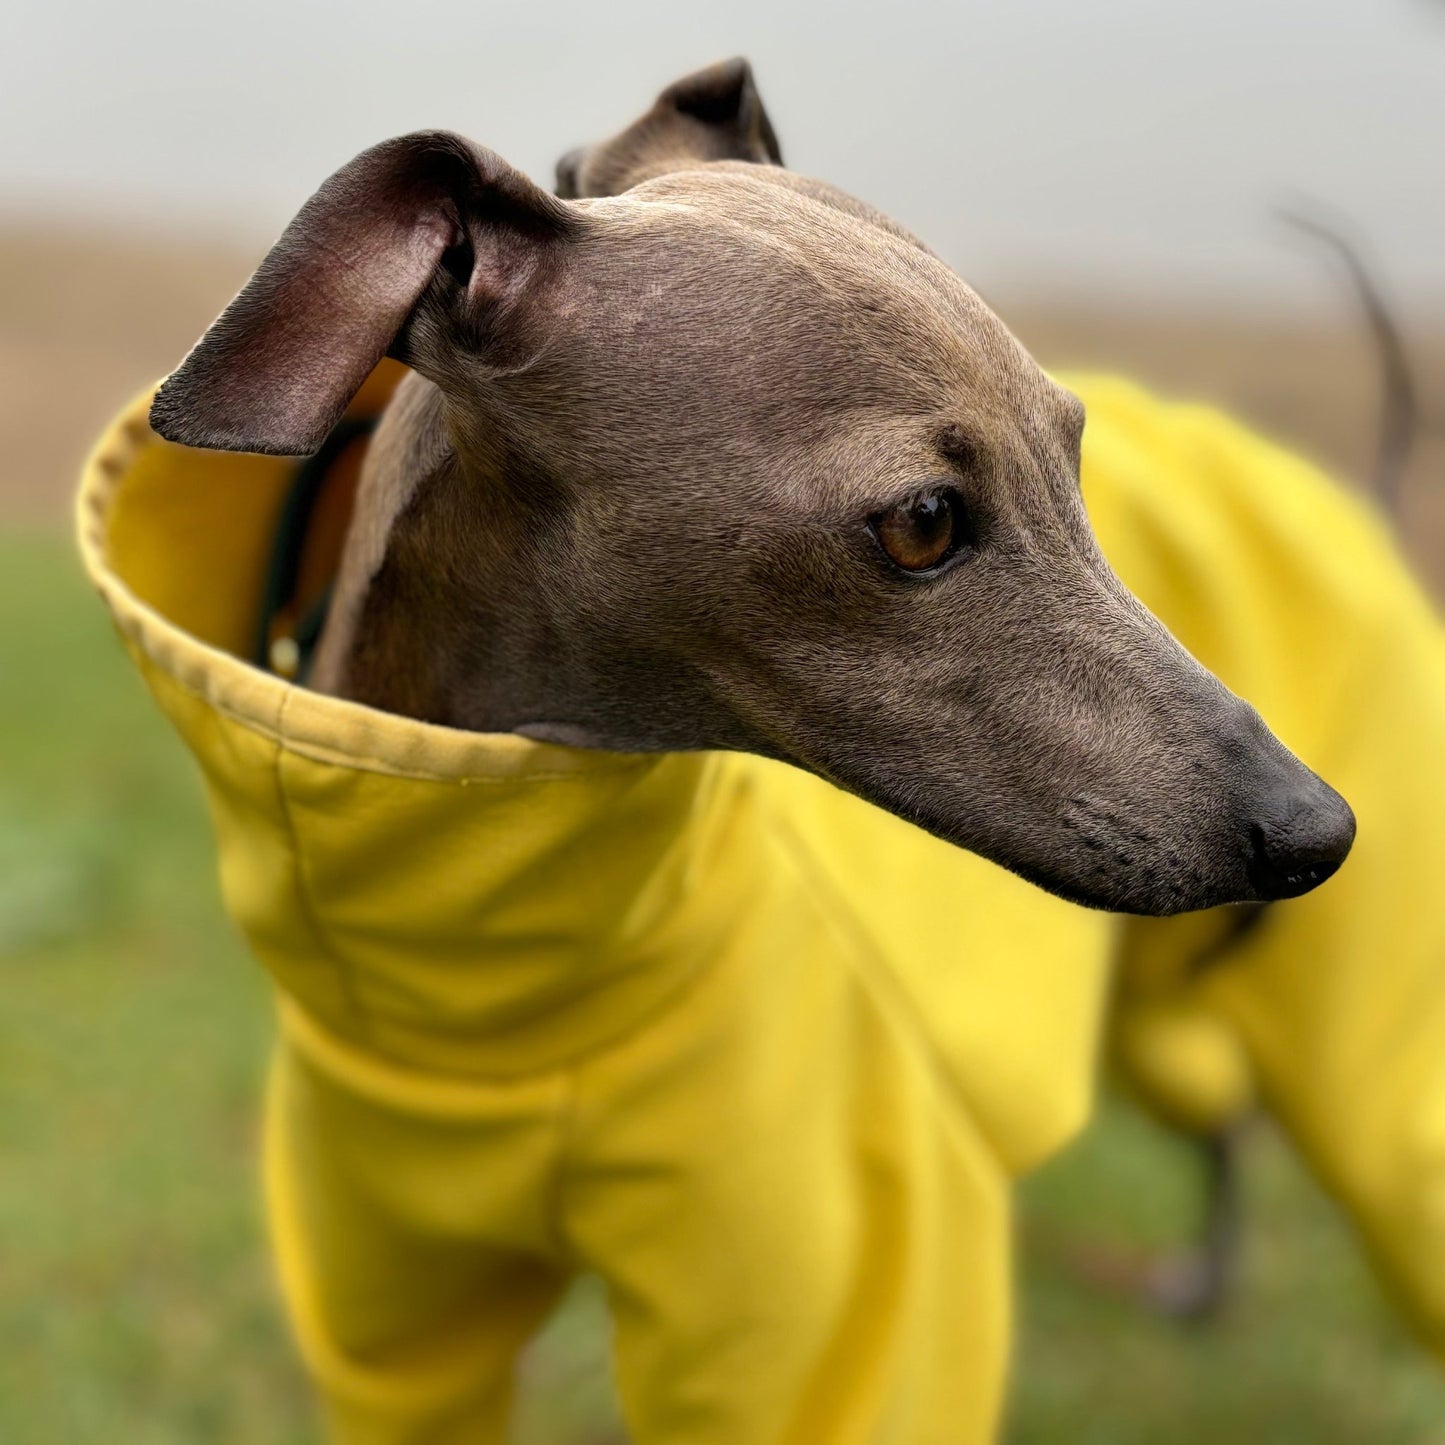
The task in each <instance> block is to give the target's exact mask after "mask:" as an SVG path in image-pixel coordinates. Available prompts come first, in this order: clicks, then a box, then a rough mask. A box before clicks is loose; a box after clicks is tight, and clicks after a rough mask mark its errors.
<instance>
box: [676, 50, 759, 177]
mask: <svg viewBox="0 0 1445 1445" xmlns="http://www.w3.org/2000/svg"><path fill="white" fill-rule="evenodd" d="M658 105H659V106H668V105H670V106H672V107H673V109H675V110H676V111H677V112H678V113H679V114H681V115H690V116H691V117H692V118H693V119H694V120H700V121H702V122H703V124H704V125H709V126H713V127H715V128H716V130H717V131H718V132H719V134H720V135H722V136H724V137H725V138H726V139H727V140H728V141H729V142H730V143H731V144H730V145H729V146H728V156H729V158H731V159H736V160H742V161H757V162H759V163H760V164H762V165H767V164H769V163H771V164H772V165H775V166H780V165H782V163H783V152H782V150H781V148H780V147H779V145H778V137H777V134H776V133H775V132H774V130H773V123H772V121H770V120H769V119H768V113H767V111H766V110H764V109H763V98H762V96H760V95H759V94H758V87H757V82H756V81H755V80H754V79H753V68H752V66H751V65H749V64H748V62H747V61H746V60H744V59H743V58H742V56H737V57H735V58H734V59H732V60H720V61H719V62H718V63H717V64H716V65H709V66H708V67H707V69H705V70H699V71H695V72H694V73H693V74H692V75H688V76H684V77H683V78H682V79H681V80H679V81H675V82H674V83H673V84H672V85H669V86H668V87H667V89H666V90H664V91H663V92H662V94H661V95H660V96H659V97H658Z"/></svg>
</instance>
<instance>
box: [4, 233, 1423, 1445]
mask: <svg viewBox="0 0 1445 1445" xmlns="http://www.w3.org/2000/svg"><path fill="white" fill-rule="evenodd" d="M254 259H255V258H254V257H252V256H248V255H235V254H228V253H227V252H226V251H225V250H224V249H223V248H220V247H216V248H213V249H211V250H204V249H198V248H194V247H181V246H179V245H175V246H172V245H169V244H167V243H165V242H163V241H161V242H157V241H156V240H154V239H153V238H134V237H131V238H127V237H117V236H112V235H99V234H97V235H79V234H74V235H69V236H66V237H55V236H45V235H39V234H31V235H24V234H13V233H12V234H8V235H6V234H0V448H3V450H0V455H3V456H4V458H5V462H4V465H3V467H0V757H3V758H4V764H3V767H0V988H3V991H4V992H3V996H4V1006H3V1008H0V1099H3V1100H4V1108H3V1109H0V1440H3V1441H4V1442H6V1445H55V1442H62V1441H63V1442H67V1445H71V1442H74V1445H92V1442H97V1445H98V1442H110V1441H117V1440H123V1441H126V1442H127V1445H182V1442H184V1445H195V1442H219V1445H231V1442H236V1445H243V1442H256V1441H266V1442H277V1445H290V1442H301V1441H310V1440H315V1439H317V1438H318V1435H317V1432H316V1426H315V1421H314V1419H313V1416H312V1412H311V1408H310V1405H309V1402H308V1399H307V1395H306V1390H305V1387H304V1384H303V1383H302V1380H301V1377H300V1372H299V1370H298V1368H297V1366H296V1364H295V1362H294V1360H293V1358H292V1355H291V1353H290V1349H289V1346H288V1344H287V1341H286V1338H285V1333H284V1328H283V1326H282V1324H281V1322H280V1318H279V1313H278V1309H277V1306H276V1302H275V1299H274V1290H273V1284H272V1279H271V1273H270V1266H269V1263H268V1259H267V1255H266V1251H265V1247H264V1243H263V1239H262V1234H261V1227H260V1220H259V1209H258V1203H257V1190H256V1183H255V1174H254V1156H255V1150H256V1144H257V1139H256V1119H257V1104H258V1098H259V1092H260V1089H261V1086H262V1082H263V1075H264V1066H265V1039H266V1035H267V1027H268V1020H267V1003H266V996H265V989H264V987H263V985H262V982H261V980H260V978H259V977H258V972H257V970H256V969H255V966H254V965H253V964H252V963H250V962H249V960H248V959H247V958H246V956H245V954H244V951H243V949H242V948H241V946H240V944H239V943H238V941H237V940H236V939H235V938H234V937H233V935H232V933H231V931H230V929H229V927H228V926H227V925H226V923H225V922H224V920H223V918H222V916H221V913H220V907H219V902H218V899H217V896H216V888H215V882H214V877H213V863H212V853H211V846H210V840H209V836H208V828H207V824H206V821H205V818H204V815H203V809H202V805H201V800H200V795H199V789H198V787H197V786H196V782H195V779H194V778H193V777H192V776H191V770H190V764H189V763H187V762H186V761H185V760H184V758H183V755H182V752H181V750H180V748H179V746H178V745H177V744H175V743H174V742H173V741H172V739H171V738H170V736H169V735H168V734H167V732H166V731H165V728H164V725H163V724H162V723H161V721H160V719H159V718H158V717H157V716H156V715H155V713H154V711H153V709H152V708H151V706H150V704H149V702H148V701H147V700H146V699H145V697H144V696H143V695H142V692H141V689H140V685H139V683H138V681H137V679H136V678H135V677H134V675H133V674H132V671H131V669H130V668H129V666H128V664H126V663H125V661H124V660H123V658H122V657H121V655H120V651H119V648H118V646H117V645H116V644H115V642H114V639H113V638H112V637H111V635H110V632H109V629H108V626H107V624H106V622H105V620H104V618H103V616H102V614H101V610H100V608H99V606H98V605H97V604H96V603H95V602H94V601H93V599H92V598H90V596H89V595H88V593H87V590H86V588H85V586H84V584H83V583H82V582H81V580H80V578H79V576H78V571H77V568H76V566H75V564H74V562H73V559H72V549H71V546H70V543H69V539H68V536H67V535H66V532H65V525H66V514H67V508H68V505H69V500H70V495H71V490H72V487H73V484H74V477H75V472H76V469H77V467H78V465H79V461H80V459H81V456H82V454H83V452H84V450H85V447H86V446H87V445H88V443H89V442H90V441H91V440H92V439H93V437H94V435H95V433H96V432H97V431H98V430H99V428H100V427H101V426H102V425H103V423H104V421H105V420H106V418H107V417H108V416H109V414H110V413H111V412H112V411H113V410H114V409H115V408H116V406H117V405H118V404H119V403H120V402H122V401H123V400H124V399H125V398H126V397H128V396H129V395H130V394H131V393H132V392H134V391H135V390H137V389H138V388H139V387H140V386H141V385H143V384H145V382H146V381H147V380H149V379H153V378H154V377H155V376H158V375H159V374H161V373H162V372H164V371H165V370H166V369H167V368H168V367H169V366H171V365H173V364H174V362H175V360H176V359H177V358H178V357H179V356H180V354H181V353H182V352H183V351H184V349H185V348H186V347H187V346H188V345H189V344H190V343H191V342H192V341H193V340H194V339H195V337H196V335H197V334H198V332H199V330H200V329H201V327H202V326H203V325H204V324H205V322H206V321H207V320H208V319H209V318H210V316H212V315H213V314H214V313H215V312H216V311H217V310H218V309H219V307H220V306H221V304H222V303H223V302H224V301H225V300H226V299H227V298H228V296H229V295H230V294H231V292H232V291H233V290H234V289H235V287H236V286H237V285H238V284H239V282H240V281H241V280H242V279H244V277H245V275H246V274H247V272H248V270H249V268H250V266H251V265H252V264H253V262H254ZM1301 264H1302V265H1316V264H1321V265H1322V264H1327V263H1326V262H1325V261H1324V260H1323V259H1321V258H1319V257H1315V256H1304V257H1302V259H1301ZM996 300H998V301H999V303H1000V308H1001V309H1002V310H1003V312H1004V314H1005V316H1006V317H1007V319H1009V320H1010V321H1011V322H1012V323H1013V324H1014V326H1015V327H1016V329H1018V330H1019V331H1020V333H1021V334H1022V335H1023V337H1024V338H1025V340H1026V341H1028V342H1029V343H1030V344H1031V345H1032V346H1033V347H1034V348H1035V350H1036V351H1037V352H1038V354H1040V355H1041V356H1042V357H1043V358H1044V359H1045V360H1046V361H1048V362H1050V363H1052V364H1060V365H1062V364H1065V363H1080V362H1082V363H1091V364H1097V363H1105V362H1107V363H1108V364H1110V365H1114V366H1118V367H1121V368H1123V369H1125V370H1129V371H1132V372H1134V373H1136V374H1139V375H1141V376H1143V377H1144V378H1146V379H1148V380H1151V381H1153V382H1155V383H1156V384H1158V385H1161V386H1163V387H1164V388H1166V389H1168V390H1171V391H1175V392H1178V393H1185V394H1194V395H1203V396H1209V397H1213V398H1215V399H1218V400H1221V401H1223V402H1225V403H1226V404H1228V405H1229V406H1230V407H1231V408H1232V409H1234V410H1236V411H1238V412H1239V413H1241V414H1242V415H1244V416H1245V417H1247V418H1249V419H1250V420H1252V421H1254V422H1255V423H1257V424H1260V425H1263V426H1264V427H1266V428H1267V429H1269V430H1271V431H1274V432H1276V433H1277V434H1279V435H1281V436H1283V437H1284V438H1286V439H1288V440H1290V441H1292V442H1294V443H1295V444H1297V445H1299V446H1301V447H1302V448H1303V449H1305V450H1306V451H1309V452H1311V453H1313V454H1314V455H1316V456H1318V457H1320V458H1322V459H1323V460H1325V461H1326V462H1328V463H1329V464H1330V465H1331V466H1332V467H1333V468H1334V469H1335V470H1336V471H1337V472H1338V473H1340V474H1341V475H1344V476H1346V477H1349V478H1354V479H1358V478H1360V477H1362V476H1363V475H1364V474H1365V473H1366V472H1367V471H1368V467H1369V463H1370V457H1371V454H1372V447H1373V442H1374V427H1375V410H1376V397H1375V385H1376V373H1375V369H1374V363H1373V358H1372V356H1371V354H1370V352H1369V349H1368V346H1367V344H1366V342H1365V340H1364V338H1363V336H1362V334H1361V332H1360V330H1359V328H1358V326H1357V324H1356V321H1355V315H1354V312H1353V310H1352V298H1350V297H1349V295H1348V294H1347V293H1345V292H1344V291H1343V289H1342V290H1341V295H1340V303H1339V314H1338V316H1337V317H1332V318H1329V319H1325V320H1321V321H1320V322H1319V323H1317V324H1314V325H1307V324H1305V323H1303V322H1293V323H1290V324H1285V323H1283V322H1280V323H1273V324H1269V325H1264V324H1261V323H1260V322H1259V321H1258V320H1257V319H1254V320H1247V321H1246V320H1240V319H1231V318H1230V317H1228V316H1222V315H1218V314H1214V315H1210V316H1193V317H1191V316H1190V315H1189V314H1188V312H1187V309H1186V308H1181V311H1180V314H1179V315H1177V316H1164V315H1158V314H1151V315H1148V316H1139V315H1137V314H1135V315H1128V316H1125V315H1121V314H1118V313H1111V312H1109V311H1107V310H1105V309H1103V308H1098V307H1096V308H1094V309H1093V310H1092V311H1091V310H1090V309H1089V308H1085V307H1078V306H1064V305H1052V304H1051V305H1048V306H1045V305H1043V304H1041V303H1035V304H1034V305H1032V306H1020V305H1012V304H1010V303H1009V301H1008V299H1007V298H996ZM1400 320H1401V323H1402V325H1403V326H1404V327H1405V329H1406V331H1407V332H1408V333H1409V336H1410V340H1411V342H1412V345H1413V347H1414V350H1415V353H1416V356H1417V360H1418V364H1419V369H1420V375H1421V380H1422V382H1423V383H1424V385H1425V387H1426V391H1427V396H1426V418H1425V431H1424V435H1423V436H1422V444H1421V447H1420V450H1419V452H1418V453H1417V457H1416V462H1415V465H1414V468H1413V470H1412V475H1411V482H1410V486H1409V489H1408V492H1407V499H1406V500H1407V509H1406V511H1407V528H1406V531H1407V540H1408V544H1409V546H1410V547H1411V549H1412V551H1413V552H1414V554H1415V555H1416V557H1417V558H1418V559H1419V560H1420V562H1421V563H1422V565H1424V566H1426V567H1427V568H1428V569H1429V570H1430V572H1431V575H1432V577H1433V578H1434V580H1435V582H1436V583H1437V586H1438V585H1439V584H1441V583H1445V327H1441V328H1439V329H1438V330H1436V331H1434V332H1431V331H1430V330H1429V329H1428V328H1425V327H1424V326H1423V325H1421V324H1420V323H1419V322H1418V320H1417V319H1416V318H1412V317H1411V316H1409V315H1408V314H1404V313H1402V314H1401V316H1400ZM1191 1165H1192V1161H1191V1160H1190V1158H1189V1157H1188V1156H1187V1155H1186V1154H1184V1153H1182V1152H1181V1151H1180V1149H1179V1147H1178V1146H1177V1145H1176V1144H1175V1143H1174V1142H1173V1141H1171V1140H1169V1139H1168V1138H1166V1137H1164V1136H1162V1135H1161V1134H1159V1133H1158V1132H1157V1131H1155V1130H1154V1129H1152V1128H1151V1127H1150V1126H1148V1125H1146V1124H1144V1123H1143V1122H1142V1121H1140V1120H1139V1119H1138V1118H1137V1117H1135V1116H1133V1115H1131V1114H1130V1113H1128V1112H1127V1111H1125V1110H1123V1109H1122V1108H1110V1109H1108V1110H1107V1111H1106V1112H1105V1115H1104V1117H1103V1118H1102V1120H1101V1121H1100V1123H1099V1124H1098V1125H1097V1126H1096V1127H1095V1128H1094V1129H1093V1130H1092V1131H1091V1133H1090V1135H1089V1137H1088V1138H1087V1140H1085V1141H1084V1143H1083V1144H1081V1145H1080V1146H1079V1147H1077V1148H1076V1149H1074V1150H1073V1151H1071V1152H1070V1153H1069V1154H1068V1155H1067V1156H1066V1157H1065V1158H1063V1159H1061V1160H1060V1161H1058V1162H1057V1163H1056V1164H1055V1165H1053V1166H1051V1167H1050V1168H1049V1169H1048V1170H1046V1171H1044V1173H1043V1174H1042V1175H1041V1176H1040V1177H1039V1178H1038V1179H1036V1180H1035V1181H1033V1182H1032V1183H1031V1185H1030V1186H1029V1188H1028V1190H1027V1192H1026V1197H1025V1201H1024V1210H1023V1216H1024V1217H1023V1228H1022V1233H1023V1236H1024V1239H1025V1243H1026V1248H1025V1259H1026V1269H1025V1274H1026V1282H1025V1290H1024V1293H1023V1301H1022V1313H1023V1319H1024V1344H1023V1352H1022V1359H1021V1360H1020V1363H1019V1368H1018V1370H1017V1375H1016V1380H1017V1387H1016V1391H1015V1407H1014V1412H1013V1421H1012V1427H1011V1431H1010V1435H1009V1440H1010V1442H1011V1445H1056V1442H1069V1445H1145V1442H1148V1445H1237V1442H1242V1441H1250V1442H1254V1441H1260V1442H1295V1441H1309V1442H1311V1445H1365V1442H1369V1445H1445V1380H1442V1378H1441V1377H1440V1375H1439V1373H1438V1371H1437V1369H1436V1367H1435V1366H1434V1365H1433V1364H1431V1363H1430V1362H1429V1361H1427V1360H1426V1359H1425V1358H1424V1357H1423V1356H1422V1355H1421V1354H1420V1353H1419V1352H1418V1351H1417V1350H1416V1349H1415V1347H1414V1346H1413V1345H1412V1344H1411V1343H1410V1342H1409V1341H1408V1339H1407V1338H1406V1337H1405V1335H1404V1333H1403V1331H1402V1330H1401V1328H1400V1327H1399V1326H1398V1325H1397V1323H1396V1322H1395V1320H1394V1319H1393V1317H1392V1316H1391V1315H1390V1313H1389V1311H1388V1309H1387V1308H1386V1307H1385V1305H1384V1304H1383V1303H1382V1301H1381V1300H1380V1298H1379V1296H1378V1294H1377V1292H1376V1290H1375V1287H1374V1285H1373V1283H1372V1282H1371V1281H1370V1279H1369V1278H1368V1276H1367V1275H1366V1273H1365V1271H1364V1268H1363V1265H1362V1264H1361V1263H1360V1261H1359V1260H1358V1258H1357V1256H1356V1255H1355V1253H1354V1252H1353V1249H1352V1248H1351V1246H1350V1243H1349V1241H1348V1239H1347V1237H1346V1235H1345V1233H1344V1231H1343V1228H1342V1226H1341V1225H1340V1223H1339V1221H1338V1220H1337V1218H1336V1217H1335V1214H1334V1211H1333V1210H1332V1209H1331V1207H1330V1206H1329V1205H1328V1204H1327V1203H1326V1202H1325V1201H1324V1200H1322V1199H1321V1197H1320V1196H1319V1195H1318V1193H1317V1192H1316V1191H1315V1190H1314V1188H1313V1187H1312V1186H1311V1185H1310V1183H1309V1182H1308V1181H1307V1180H1306V1179H1305V1178H1304V1177H1303V1176H1302V1175H1301V1173H1300V1172H1299V1170H1298V1169H1297V1167H1296V1166H1295V1165H1294V1164H1293V1162H1292V1161H1291V1160H1290V1159H1289V1158H1288V1157H1287V1155H1286V1154H1285V1152H1284V1151H1283V1149H1282V1148H1281V1147H1280V1146H1279V1145H1278V1144H1277V1143H1276V1141H1274V1140H1273V1139H1272V1138H1271V1137H1270V1136H1268V1135H1261V1136H1260V1137H1259V1138H1257V1139H1256V1140H1255V1142H1254V1145H1253V1148H1252V1150H1251V1155H1250V1165H1249V1174H1248V1182H1249V1193H1250V1204H1249V1209H1248V1230H1249V1244H1248V1255H1247V1260H1246V1271H1245V1280H1244V1283H1243V1287H1242V1288H1241V1290H1240V1291H1239V1293H1238V1296H1237V1298H1236V1300H1235V1302H1234V1307H1233V1310H1232V1312H1231V1314H1230V1315H1229V1316H1228V1317H1227V1318H1226V1319H1225V1320H1224V1321H1222V1322H1221V1323H1220V1324H1219V1325H1218V1326H1217V1327H1216V1328H1213V1329H1209V1330H1181V1329H1178V1328H1174V1327H1171V1326H1168V1325H1165V1324H1163V1323H1161V1322H1159V1321H1157V1320H1154V1319H1150V1318H1148V1317H1146V1316H1145V1315H1143V1314H1142V1313H1141V1312H1140V1311H1139V1310H1138V1309H1137V1308H1136V1307H1135V1306H1134V1305H1132V1304H1131V1303H1130V1302H1128V1301H1127V1300H1124V1299H1118V1298H1110V1297H1108V1296H1105V1295H1103V1294H1100V1293H1098V1292H1096V1291H1095V1290H1093V1289H1091V1288H1088V1287H1086V1286H1085V1285H1083V1284H1082V1283H1081V1282H1080V1280H1079V1277H1078V1272H1077V1263H1078V1260H1079V1258H1080V1256H1081V1255H1089V1256H1091V1257H1093V1258H1095V1259H1101V1258H1103V1259H1112V1258H1116V1257H1119V1256H1128V1255H1130V1254H1132V1253H1135V1252H1137V1251H1138V1250H1140V1249H1142V1248H1145V1247H1148V1246H1161V1245H1164V1244H1167V1243H1168V1242H1169V1241H1171V1240H1178V1239H1180V1238H1182V1237H1184V1236H1185V1234H1186V1233H1187V1232H1188V1229H1189V1227H1190V1224H1191V1220H1192V1215H1193V1210H1194V1208H1195V1206H1196V1204H1197V1199H1196V1195H1195V1192H1194V1190H1193V1188H1192V1182H1193V1181H1192V1174H1191ZM604 1357H605V1333H604V1330H603V1327H602V1324H601V1315H600V1306H599V1302H598V1300H597V1298H596V1295H595V1293H591V1292H587V1291H584V1292H583V1293H582V1294H581V1295H580V1296H579V1297H577V1298H576V1299H575V1300H574V1301H572V1302H571V1303H570V1304H569V1306H568V1307H567V1309H566V1310H564V1311H563V1313H562V1315H561V1317H560V1318H559V1320H558V1321H557V1323H556V1324H555V1325H554V1327H553V1329H552V1330H551V1332H550V1334H549V1336H548V1338H547V1339H546V1341H545V1342H544V1343H543V1345H542V1346H541V1347H540V1348H539V1349H538V1350H537V1351H535V1352H534V1354H533V1355H532V1356H531V1358H529V1360H528V1362H527V1369H526V1379H525V1384H526V1396H525V1408H524V1410H523V1417H522V1419H521V1420H520V1421H519V1426H518V1432H517V1440H518V1441H519V1442H521V1445H562V1442H568V1445H600V1442H603V1441H612V1440H615V1439H616V1438H617V1437H616V1435H615V1433H613V1430H614V1427H613V1426H612V1424H611V1423H610V1422H611V1420H612V1415H611V1411H610V1406H609V1402H608V1393H607V1388H606V1383H605V1372H604V1365H603V1360H604Z"/></svg>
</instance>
